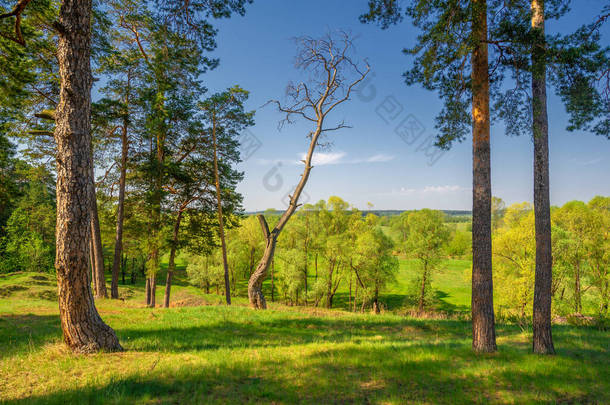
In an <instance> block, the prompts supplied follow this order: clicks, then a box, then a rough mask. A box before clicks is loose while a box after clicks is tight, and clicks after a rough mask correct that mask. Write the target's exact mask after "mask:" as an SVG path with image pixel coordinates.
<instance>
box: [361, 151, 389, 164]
mask: <svg viewBox="0 0 610 405" xmlns="http://www.w3.org/2000/svg"><path fill="white" fill-rule="evenodd" d="M390 160H394V156H392V155H385V154H383V153H378V154H376V155H373V156H371V157H369V158H367V159H366V160H365V162H368V163H377V162H389V161H390Z"/></svg>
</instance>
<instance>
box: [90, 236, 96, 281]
mask: <svg viewBox="0 0 610 405" xmlns="http://www.w3.org/2000/svg"><path fill="white" fill-rule="evenodd" d="M88 248H89V276H90V277H91V278H90V280H91V283H90V284H91V285H92V288H93V291H95V290H96V287H95V283H96V282H97V279H96V277H95V257H93V240H92V239H91V238H89V243H88Z"/></svg>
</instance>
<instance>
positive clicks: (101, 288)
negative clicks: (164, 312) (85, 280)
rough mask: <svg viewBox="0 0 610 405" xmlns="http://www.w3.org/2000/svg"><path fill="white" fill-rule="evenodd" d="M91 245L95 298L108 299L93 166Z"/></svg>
mask: <svg viewBox="0 0 610 405" xmlns="http://www.w3.org/2000/svg"><path fill="white" fill-rule="evenodd" d="M91 184H92V191H91V192H92V195H91V243H92V246H93V259H94V260H93V274H94V276H95V298H108V292H107V291H106V277H104V250H103V247H102V234H101V232H100V220H99V217H98V215H97V199H96V197H95V186H94V183H93V164H92V165H91Z"/></svg>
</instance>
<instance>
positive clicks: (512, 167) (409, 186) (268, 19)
mask: <svg viewBox="0 0 610 405" xmlns="http://www.w3.org/2000/svg"><path fill="white" fill-rule="evenodd" d="M366 3H367V1H366V0H349V1H348V0H310V1H298V2H297V1H286V0H283V1H280V0H255V2H254V3H253V4H252V5H250V6H249V7H248V9H247V13H246V16H245V17H234V18H232V19H230V20H226V21H222V22H220V23H218V24H217V27H218V28H219V29H220V32H219V35H218V49H217V50H216V51H215V52H214V53H213V56H215V57H218V58H220V66H219V67H218V68H217V69H215V70H214V71H212V72H208V73H206V74H205V75H204V76H203V77H202V79H203V81H204V83H205V85H206V86H207V87H208V89H209V91H210V92H216V91H221V90H223V89H225V88H226V87H229V86H232V85H235V84H239V85H240V86H242V87H243V88H245V89H247V90H249V91H250V92H251V97H250V100H249V101H248V107H249V108H250V109H256V110H257V113H256V125H255V126H254V127H253V128H251V133H252V134H253V135H254V136H255V137H256V139H258V140H259V141H260V147H259V148H258V149H257V150H256V151H255V152H254V153H252V155H251V156H249V157H248V159H246V160H245V161H244V162H243V163H241V164H240V167H239V168H240V169H241V170H243V171H244V172H245V178H244V180H243V182H242V183H241V184H240V185H239V187H238V191H240V192H241V193H242V194H243V195H244V206H245V208H246V210H248V211H253V210H263V209H266V208H277V209H283V208H285V201H286V199H285V196H286V195H287V194H288V192H289V191H290V189H291V187H293V186H294V185H295V184H296V182H297V181H298V179H299V175H300V173H301V171H302V165H299V164H298V163H296V162H297V161H298V160H299V159H300V156H301V154H302V153H303V152H305V150H306V147H307V140H306V138H305V135H306V134H307V132H308V131H309V127H308V126H307V125H306V123H297V124H295V125H290V126H286V127H284V128H283V129H282V130H278V125H277V124H278V121H279V120H280V119H281V118H282V116H281V114H279V113H278V112H277V111H276V110H275V109H274V108H273V107H272V106H267V107H263V105H264V104H265V103H266V101H268V100H269V99H277V98H279V99H281V98H282V97H283V95H284V91H285V87H286V84H287V83H288V82H289V81H290V80H295V79H296V78H297V77H298V73H297V72H296V71H295V69H294V66H293V63H294V54H295V49H294V44H293V43H292V42H291V38H293V37H295V36H300V35H311V36H318V35H320V34H323V33H324V32H326V31H327V30H333V29H345V30H349V31H351V32H352V33H353V34H355V35H356V36H357V40H356V49H357V53H358V56H360V57H362V58H365V57H366V58H367V59H368V61H369V62H370V64H371V67H372V72H373V75H371V80H370V83H369V86H367V89H369V90H370V89H372V88H374V90H375V95H374V97H373V96H371V94H372V93H370V92H367V93H366V94H365V93H364V92H363V93H362V94H361V95H360V96H355V97H353V99H352V100H351V101H350V102H349V104H345V105H344V106H342V107H341V108H340V109H339V110H337V111H336V112H335V116H334V118H336V119H337V120H339V121H340V120H341V119H345V120H346V122H347V123H349V124H350V125H351V126H352V128H351V129H344V130H341V131H338V132H333V133H332V134H331V139H330V140H331V141H332V142H333V145H332V147H331V148H330V149H328V150H324V151H323V152H322V153H321V154H320V155H318V156H317V158H316V159H315V161H314V166H315V167H314V169H313V170H312V173H311V177H310V180H309V182H308V185H307V187H306V189H305V194H306V195H305V196H304V197H303V198H302V202H303V200H309V201H311V202H315V201H318V200H320V199H327V198H328V197H329V196H331V195H338V196H340V197H342V198H344V199H345V200H346V201H348V202H350V203H352V204H353V205H354V206H356V207H358V208H361V209H362V208H366V207H367V203H372V204H373V206H374V208H375V209H418V208H424V207H428V208H435V209H470V208H471V201H472V200H471V182H472V174H471V167H472V166H471V159H472V153H471V140H470V139H467V140H466V141H465V142H463V143H462V144H458V145H455V146H454V147H453V149H452V150H450V151H448V152H446V153H444V154H443V155H442V156H439V155H433V156H429V155H430V153H431V150H429V149H426V148H425V142H426V141H427V140H429V139H431V137H432V136H433V135H435V130H434V117H435V116H436V114H437V112H438V111H439V109H440V105H441V104H440V101H439V100H438V97H437V96H436V95H435V94H434V93H431V92H428V91H425V90H423V89H421V88H416V87H407V86H406V85H405V84H404V81H403V78H402V73H403V72H404V71H405V70H407V69H408V68H409V66H410V63H411V60H410V58H409V57H407V56H405V55H403V54H402V53H401V50H402V49H403V48H404V47H405V46H409V45H411V44H412V43H413V41H414V38H415V36H416V35H417V31H416V30H415V29H414V28H413V27H411V26H410V24H409V23H408V22H406V21H405V22H403V23H401V24H400V25H398V26H395V27H391V28H390V29H388V30H381V29H379V28H378V27H377V26H375V25H364V24H361V23H359V21H358V16H359V15H360V14H361V13H362V12H363V11H364V10H365V9H366ZM604 3H605V2H604V1H602V0H576V1H573V4H576V5H577V7H575V9H574V10H573V11H572V12H571V13H570V14H569V15H568V16H567V17H565V18H564V19H563V20H562V21H561V22H556V21H551V22H549V24H547V30H549V31H564V32H567V31H566V30H571V29H573V28H575V27H577V26H579V25H580V24H582V23H585V22H588V21H591V20H592V18H593V17H594V16H595V15H596V13H598V12H599V10H601V8H602V6H603V5H604ZM603 38H604V41H605V42H606V44H607V43H608V41H609V38H610V27H609V24H606V27H605V28H604V32H603ZM549 93H550V94H552V92H549ZM398 113H400V114H398ZM403 120H407V121H406V122H407V123H409V124H413V123H415V124H414V125H415V127H418V128H420V129H419V130H418V133H421V135H420V137H419V138H418V139H417V141H416V142H414V143H411V144H407V143H406V142H405V141H403V139H401V137H400V136H399V135H398V134H397V133H396V132H395V129H396V127H397V126H398V124H399V123H401V122H403ZM565 126H566V114H565V110H564V108H563V106H562V105H561V103H560V102H559V101H558V100H557V98H556V97H554V96H551V99H550V102H549V127H550V162H551V163H550V164H551V203H552V204H555V205H560V204H563V203H565V202H566V201H569V200H574V199H580V200H585V201H588V200H589V199H590V198H591V197H593V196H595V195H598V194H601V195H610V182H609V181H608V174H609V173H610V159H609V157H608V155H609V152H610V141H608V140H606V139H604V138H601V137H596V136H594V135H591V134H588V133H568V132H567V131H566V130H565ZM422 145H424V146H422ZM431 163H433V164H431ZM492 187H493V194H494V195H496V196H499V197H501V198H503V199H504V200H505V201H506V202H507V203H513V202H521V201H531V200H532V193H533V191H532V145H531V140H530V138H529V137H519V138H509V137H507V136H506V135H504V131H503V128H502V126H501V125H494V126H493V127H492Z"/></svg>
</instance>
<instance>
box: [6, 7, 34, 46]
mask: <svg viewBox="0 0 610 405" xmlns="http://www.w3.org/2000/svg"><path fill="white" fill-rule="evenodd" d="M30 1H31V0H19V1H18V2H17V4H16V5H15V7H14V8H13V10H12V11H11V12H9V13H6V14H0V19H3V18H8V17H15V36H14V37H12V36H9V35H6V34H0V35H1V36H2V37H4V38H6V39H8V40H10V41H13V42H16V43H18V44H19V45H21V46H25V40H24V39H23V35H22V33H21V14H22V13H23V11H24V10H25V8H26V6H27V5H28V3H29V2H30Z"/></svg>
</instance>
